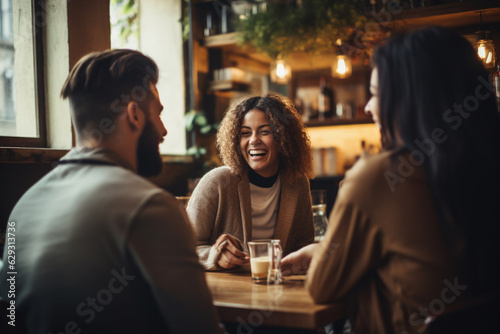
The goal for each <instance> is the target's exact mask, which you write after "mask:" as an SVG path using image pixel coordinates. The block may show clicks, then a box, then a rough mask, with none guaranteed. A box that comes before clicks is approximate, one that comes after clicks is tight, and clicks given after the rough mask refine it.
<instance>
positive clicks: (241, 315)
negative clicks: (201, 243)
mask: <svg viewBox="0 0 500 334" xmlns="http://www.w3.org/2000/svg"><path fill="white" fill-rule="evenodd" d="M206 278H207V283H208V287H209V289H210V291H211V293H212V297H213V300H214V304H215V306H216V308H217V311H218V312H219V316H220V318H221V320H222V321H227V322H238V323H241V324H246V325H247V326H249V327H257V326H261V325H263V326H280V327H292V328H301V329H317V328H320V327H322V326H324V325H326V324H328V323H331V322H333V321H335V320H338V319H341V318H343V317H344V316H345V310H344V306H343V305H342V304H328V305H318V304H315V303H314V302H313V301H312V299H311V297H310V296H309V293H308V292H307V291H306V289H305V287H304V280H305V276H304V275H296V276H290V277H285V281H284V283H283V284H279V285H258V284H253V283H252V279H251V276H250V273H249V272H243V273H221V272H207V273H206Z"/></svg>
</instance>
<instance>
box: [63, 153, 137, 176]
mask: <svg viewBox="0 0 500 334" xmlns="http://www.w3.org/2000/svg"><path fill="white" fill-rule="evenodd" d="M72 160H74V161H80V162H82V163H83V162H85V161H100V162H103V163H109V164H113V165H117V166H120V167H123V168H126V169H129V170H131V171H133V172H135V170H134V168H133V167H132V165H130V163H129V162H128V161H126V160H125V159H123V158H122V157H121V156H119V155H118V154H116V153H115V152H113V151H111V150H109V149H104V148H88V147H81V148H73V149H71V150H70V151H69V152H68V153H67V154H66V155H65V156H64V157H62V158H61V161H72Z"/></svg>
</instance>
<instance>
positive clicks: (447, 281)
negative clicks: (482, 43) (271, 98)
mask: <svg viewBox="0 0 500 334" xmlns="http://www.w3.org/2000/svg"><path fill="white" fill-rule="evenodd" d="M372 62H373V71H372V77H371V82H370V90H371V93H372V94H373V96H372V97H371V99H370V101H369V102H368V104H367V106H366V109H365V110H366V112H367V113H368V114H369V115H372V117H373V120H374V122H375V123H376V124H377V126H378V127H379V128H380V132H381V139H382V144H383V148H384V150H383V152H381V153H380V154H378V155H374V156H369V157H366V158H362V159H360V161H359V162H358V163H356V164H355V165H354V166H353V168H352V169H351V170H349V171H348V172H347V173H346V176H345V179H344V183H343V185H342V187H341V188H340V191H339V194H338V197H337V201H336V203H335V206H334V209H333V211H332V214H331V217H330V224H329V229H328V231H327V234H326V236H325V239H324V241H323V242H322V243H321V244H320V245H319V246H317V247H315V246H309V247H306V248H304V249H302V250H300V251H299V252H296V253H292V254H291V255H290V256H289V257H287V258H285V259H283V267H284V271H285V274H286V273H290V272H297V271H298V270H296V269H295V268H299V267H301V265H302V264H303V263H307V261H308V260H310V259H311V256H312V254H313V253H314V256H313V258H312V261H311V266H310V268H309V272H308V278H307V288H308V289H309V292H310V294H311V296H312V297H313V299H314V300H315V301H316V302H318V303H323V302H338V301H344V302H346V304H347V307H348V315H349V319H350V321H351V324H352V326H353V328H354V331H355V333H356V334H359V333H421V332H422V331H423V330H424V321H425V319H426V318H427V317H428V316H429V315H437V314H440V313H442V312H443V311H444V309H445V308H446V307H448V306H449V305H450V304H452V303H453V304H458V303H460V301H463V300H467V299H469V298H472V297H474V296H478V295H482V294H487V293H491V292H495V291H498V290H499V287H498V282H500V278H499V272H500V268H499V266H500V252H499V251H498V247H497V241H496V239H497V238H498V235H499V233H498V232H499V231H500V228H499V222H500V219H499V212H498V203H499V200H500V195H499V191H500V182H499V179H500V149H499V148H500V146H499V145H500V123H499V114H498V110H497V107H496V104H495V96H494V93H493V91H492V87H491V84H490V83H489V79H488V75H487V72H486V71H485V69H484V67H483V66H482V64H481V62H480V61H479V59H478V57H477V55H476V53H475V51H474V49H473V48H472V46H471V44H470V43H469V42H468V41H467V40H466V39H464V38H463V37H461V36H460V35H458V34H457V33H455V32H452V31H450V30H447V29H444V28H427V29H423V30H420V31H416V32H412V33H409V34H406V35H402V36H398V37H394V38H392V39H390V40H389V41H388V42H387V43H386V44H384V45H383V46H381V47H379V48H378V49H376V51H375V52H374V55H373V58H372Z"/></svg>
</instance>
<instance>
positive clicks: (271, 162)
mask: <svg viewBox="0 0 500 334" xmlns="http://www.w3.org/2000/svg"><path fill="white" fill-rule="evenodd" d="M240 148H241V153H242V154H243V158H244V159H245V161H246V162H247V164H248V166H249V167H250V168H252V169H253V170H254V171H255V172H257V174H259V175H260V176H263V177H271V176H273V175H275V174H276V173H277V172H278V169H279V156H278V150H277V149H276V144H275V142H274V135H273V132H272V130H271V124H270V122H269V120H268V119H267V117H266V114H264V112H262V111H260V110H258V109H252V110H250V111H249V112H247V113H246V115H245V116H244V117H243V123H242V125H241V140H240Z"/></svg>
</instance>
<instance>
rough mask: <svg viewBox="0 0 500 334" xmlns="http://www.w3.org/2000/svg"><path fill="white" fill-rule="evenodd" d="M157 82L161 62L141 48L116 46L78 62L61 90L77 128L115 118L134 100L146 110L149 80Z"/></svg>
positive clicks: (87, 126) (93, 125)
mask: <svg viewBox="0 0 500 334" xmlns="http://www.w3.org/2000/svg"><path fill="white" fill-rule="evenodd" d="M157 82H158V66H157V65H156V63H155V62H154V61H153V60H152V59H151V58H149V57H147V56H145V55H144V54H142V53H141V52H138V51H134V50H127V49H114V50H106V51H99V52H93V53H90V54H88V55H86V56H84V57H83V58H82V59H80V60H79V61H78V63H76V65H75V66H74V67H73V69H72V70H71V72H70V74H69V76H68V78H67V79H66V82H65V83H64V85H63V87H62V90H61V97H62V98H64V99H65V98H68V99H69V101H70V104H71V109H72V113H73V123H74V126H75V128H76V131H77V132H81V131H82V130H83V129H86V128H89V127H98V126H100V124H102V123H101V122H103V120H105V121H107V122H112V121H114V120H115V119H116V118H117V117H118V116H119V115H120V114H121V111H122V110H123V109H124V108H125V107H126V105H127V104H128V103H129V102H131V101H135V102H137V103H138V104H139V106H140V107H141V109H142V110H144V111H147V110H148V108H147V106H148V103H149V101H150V100H151V98H152V96H153V95H152V94H153V93H152V92H151V89H150V86H149V84H150V83H151V84H153V85H156V83H157Z"/></svg>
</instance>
